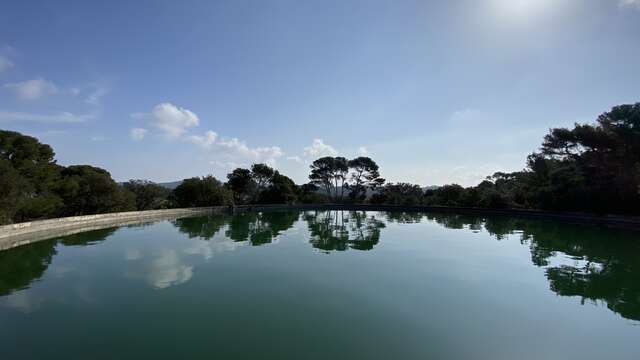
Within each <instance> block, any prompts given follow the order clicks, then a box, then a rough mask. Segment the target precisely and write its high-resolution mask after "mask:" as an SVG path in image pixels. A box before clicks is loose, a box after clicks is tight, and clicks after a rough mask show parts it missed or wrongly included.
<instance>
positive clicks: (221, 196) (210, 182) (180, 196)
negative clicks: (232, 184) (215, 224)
mask: <svg viewBox="0 0 640 360" xmlns="http://www.w3.org/2000/svg"><path fill="white" fill-rule="evenodd" d="M171 197H172V200H173V201H174V202H175V204H176V205H177V206H179V207H200V206H216V205H231V204H232V203H233V193H232V192H231V190H229V189H227V188H226V187H225V186H223V185H222V183H221V182H220V181H218V180H217V179H216V178H214V177H213V176H212V175H208V176H204V177H194V178H190V179H184V180H183V181H182V183H181V184H180V185H178V187H176V188H175V189H174V190H173V193H172V194H171Z"/></svg>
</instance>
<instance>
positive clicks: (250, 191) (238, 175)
mask: <svg viewBox="0 0 640 360" xmlns="http://www.w3.org/2000/svg"><path fill="white" fill-rule="evenodd" d="M227 187H228V188H229V189H231V191H233V200H234V203H236V204H249V203H250V202H251V200H252V199H253V197H254V194H255V193H256V191H257V188H258V185H257V184H256V182H255V180H254V179H253V176H252V173H251V170H248V169H242V168H237V169H235V170H233V171H232V172H230V173H229V174H227Z"/></svg>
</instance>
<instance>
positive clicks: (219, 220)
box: [173, 215, 228, 240]
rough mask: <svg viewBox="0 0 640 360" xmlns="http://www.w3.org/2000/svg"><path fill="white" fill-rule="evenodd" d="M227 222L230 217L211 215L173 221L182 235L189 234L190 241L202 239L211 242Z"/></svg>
mask: <svg viewBox="0 0 640 360" xmlns="http://www.w3.org/2000/svg"><path fill="white" fill-rule="evenodd" d="M227 222H228V217H227V216H225V215H209V216H199V217H186V218H181V219H176V220H174V221H173V225H175V226H176V227H177V228H178V231H180V232H181V233H184V234H187V236H188V237H189V238H190V239H192V238H201V239H204V240H210V239H211V238H212V237H214V236H215V235H216V234H217V233H218V231H220V229H222V228H223V227H224V226H225V225H226V224H227Z"/></svg>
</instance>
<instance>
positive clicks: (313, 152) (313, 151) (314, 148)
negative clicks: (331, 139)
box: [304, 139, 338, 157]
mask: <svg viewBox="0 0 640 360" xmlns="http://www.w3.org/2000/svg"><path fill="white" fill-rule="evenodd" d="M337 154H338V152H337V151H336V149H334V148H333V146H331V145H327V144H325V143H324V141H323V140H322V139H313V142H312V143H311V145H310V146H307V147H305V148H304V155H305V156H309V157H322V156H336V155H337Z"/></svg>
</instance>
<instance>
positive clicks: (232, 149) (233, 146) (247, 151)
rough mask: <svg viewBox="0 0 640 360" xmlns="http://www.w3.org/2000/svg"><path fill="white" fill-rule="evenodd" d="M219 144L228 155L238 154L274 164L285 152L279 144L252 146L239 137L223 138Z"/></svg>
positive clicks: (248, 158)
mask: <svg viewBox="0 0 640 360" xmlns="http://www.w3.org/2000/svg"><path fill="white" fill-rule="evenodd" d="M218 145H219V146H220V147H221V148H222V149H223V150H226V152H227V155H231V156H234V155H236V156H239V157H241V158H244V159H246V160H249V161H253V162H266V163H268V164H274V163H275V160H276V159H277V158H279V157H281V156H283V155H284V152H283V151H282V149H280V147H278V146H267V147H257V148H250V147H248V146H247V144H246V143H245V142H244V141H240V140H239V139H238V138H231V139H222V140H220V141H219V142H218Z"/></svg>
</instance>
